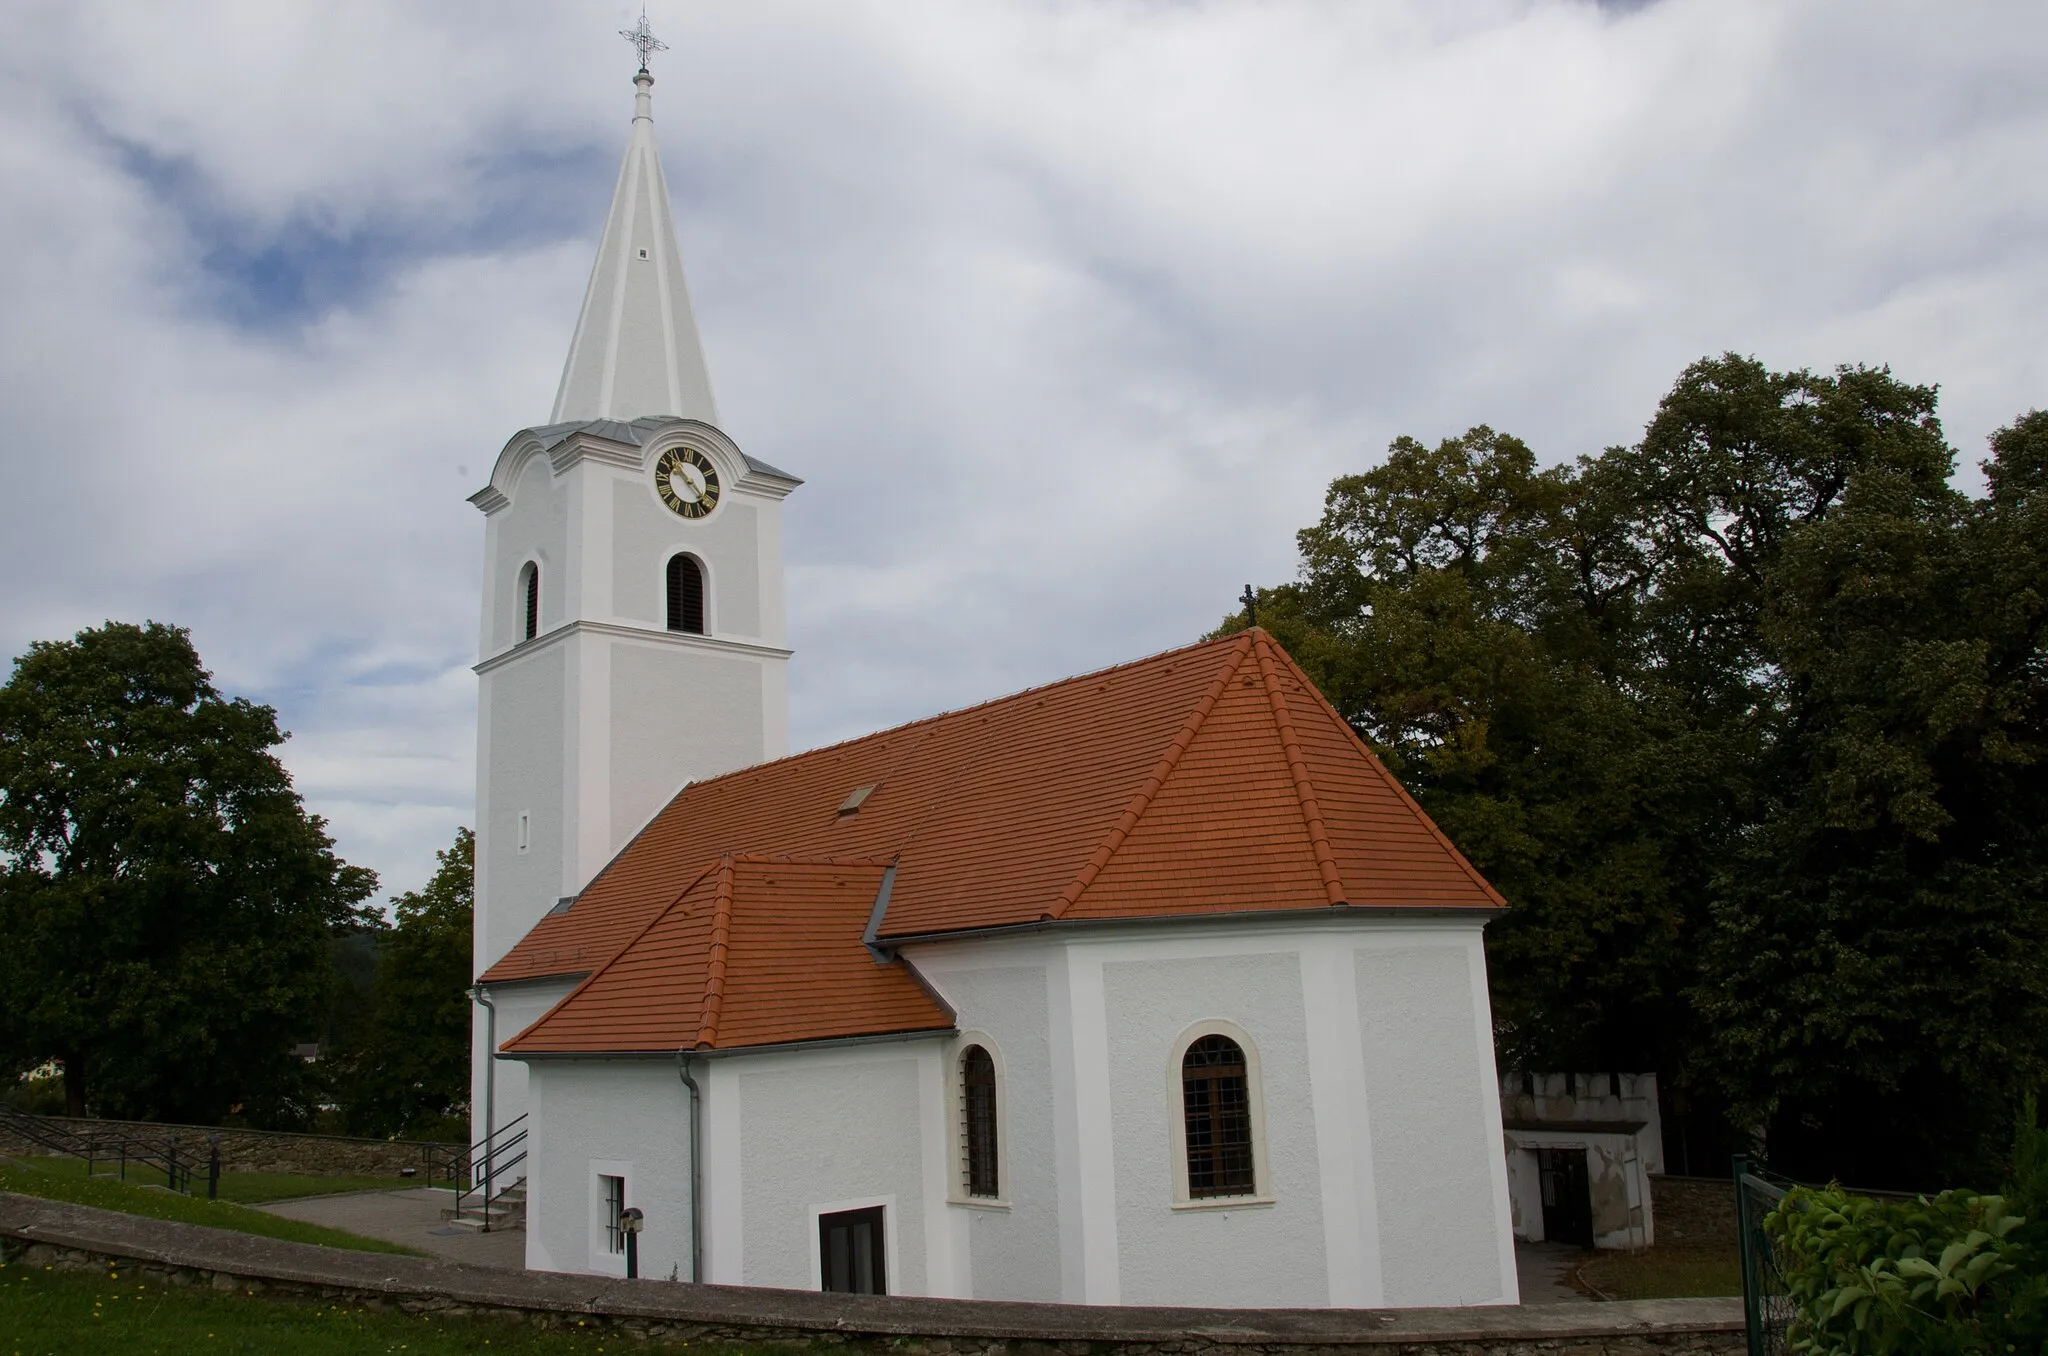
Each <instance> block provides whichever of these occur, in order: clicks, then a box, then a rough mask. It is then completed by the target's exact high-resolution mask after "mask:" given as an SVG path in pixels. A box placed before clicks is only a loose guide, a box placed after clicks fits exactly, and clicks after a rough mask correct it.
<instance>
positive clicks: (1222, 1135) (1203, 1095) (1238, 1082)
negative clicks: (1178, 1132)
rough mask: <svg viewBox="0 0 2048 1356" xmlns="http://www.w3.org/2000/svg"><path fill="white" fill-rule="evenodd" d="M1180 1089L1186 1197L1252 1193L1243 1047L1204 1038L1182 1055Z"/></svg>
mask: <svg viewBox="0 0 2048 1356" xmlns="http://www.w3.org/2000/svg"><path fill="white" fill-rule="evenodd" d="M1180 1092H1181V1106H1182V1109H1183V1111H1184V1113H1185V1114H1186V1116H1187V1149H1188V1196H1189V1198H1190V1199H1192V1200H1203V1199H1205V1198H1208V1197H1214V1196H1249V1195H1251V1194H1252V1192H1253V1190H1254V1181H1253V1170H1252V1108H1251V1083H1250V1080H1249V1078H1248V1077H1247V1073H1246V1068H1245V1059H1244V1051H1243V1050H1241V1049H1239V1048H1238V1044H1237V1042H1236V1041H1234V1040H1232V1039H1230V1037H1228V1036H1204V1037H1202V1038H1201V1039H1200V1040H1198V1041H1196V1042H1195V1043H1194V1044H1192V1045H1190V1046H1189V1047H1188V1052H1187V1054H1186V1055H1185V1056H1183V1057H1182V1059H1181V1062H1180Z"/></svg>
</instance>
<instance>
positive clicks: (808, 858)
mask: <svg viewBox="0 0 2048 1356" xmlns="http://www.w3.org/2000/svg"><path fill="white" fill-rule="evenodd" d="M725 860H727V861H732V862H738V863H740V864H742V865H746V866H759V865H764V864H766V865H773V864H787V865H790V866H887V865H888V864H889V862H890V860H891V859H890V858H888V857H879V856H868V855H860V854H855V855H852V856H846V855H842V854H837V853H808V852H728V853H726V854H725Z"/></svg>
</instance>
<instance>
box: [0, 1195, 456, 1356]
mask: <svg viewBox="0 0 2048 1356" xmlns="http://www.w3.org/2000/svg"><path fill="white" fill-rule="evenodd" d="M58 1161H60V1162H61V1160H58ZM83 1167H84V1165H83V1164H82V1163H81V1164H80V1165H79V1168H78V1170H75V1171H74V1170H72V1169H71V1168H70V1167H69V1166H66V1167H63V1168H55V1169H53V1168H49V1167H45V1166H43V1164H42V1163H41V1162H34V1161H24V1160H22V1159H18V1158H0V1191H13V1192H18V1193H20V1194H21V1195H24V1196H40V1197H42V1198H43V1199H45V1200H52V1201H69V1202H71V1203H72V1204H74V1205H94V1206H98V1207H99V1208H100V1209H102V1210H119V1211H122V1212H124V1213H126V1214H130V1215H146V1216H148V1217H149V1218H151V1219H168V1220H176V1221H177V1222H178V1223H180V1224H205V1225H210V1226H211V1227H213V1228H215V1229H232V1230H234V1231H235V1232H236V1233H243V1234H260V1235H262V1236H263V1237H265V1238H282V1239H286V1240H288V1241H290V1242H293V1243H319V1244H322V1245H324V1246H326V1247H330V1248H351V1249H354V1250H356V1251H358V1252H395V1253H401V1254H403V1255H405V1256H408V1257H420V1256H424V1255H425V1254H423V1253H421V1252H419V1251H418V1250H417V1249H414V1248H408V1247H405V1246H403V1245H401V1244H398V1243H386V1242H385V1241H383V1240H382V1239H377V1238H364V1237H362V1236H361V1235H359V1234H351V1233H344V1232H342V1231H341V1230H340V1229H324V1228H322V1227H320V1226H319V1225H317V1224H304V1223H301V1222H300V1221H298V1220H295V1219H284V1218H282V1217H281V1216H278V1215H270V1214H265V1213H264V1212H263V1211H261V1210H251V1209H250V1208H249V1207H248V1206H246V1205H236V1204H235V1203H233V1202H232V1201H209V1200H206V1199H205V1198H203V1197H200V1198H194V1197H191V1196H181V1195H179V1194H178V1193H177V1192H175V1191H167V1190H165V1189H164V1188H162V1187H151V1186H142V1185H139V1184H137V1183H134V1182H119V1181H113V1180H110V1179H108V1178H104V1177H87V1176H86V1175H85V1174H84V1171H83ZM0 1356H4V1353H0Z"/></svg>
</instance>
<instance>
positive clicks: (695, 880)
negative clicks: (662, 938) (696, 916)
mask: <svg viewBox="0 0 2048 1356" xmlns="http://www.w3.org/2000/svg"><path fill="white" fill-rule="evenodd" d="M710 874H711V866H710V865H709V864H707V865H706V866H705V867H704V869H703V870H702V871H699V872H698V873H697V874H696V875H694V876H692V877H690V883H689V884H687V885H685V886H684V887H683V888H682V889H680V890H678V891H676V896H675V898H674V899H671V900H670V901H669V902H668V903H666V904H664V905H662V906H661V907H660V908H658V909H656V910H655V911H654V916H653V917H652V918H650V919H648V920H647V925H646V926H645V927H643V928H641V929H640V930H639V931H638V932H636V933H634V934H633V935H632V936H631V937H628V938H627V939H626V940H625V942H624V943H623V944H621V945H620V946H619V947H618V949H617V950H615V951H613V952H612V954H611V955H610V956H609V957H607V958H606V960H605V962H604V964H602V965H599V966H595V967H593V968H592V970H591V971H590V973H589V974H587V975H585V976H584V977H583V978H582V979H580V980H578V981H577V982H576V984H575V986H574V987H573V988H571V989H570V990H569V992H567V993H565V994H563V995H562V996H561V997H560V998H557V999H556V1000H555V1001H554V1004H553V1006H551V1007H549V1008H548V1010H547V1011H546V1012H543V1013H542V1014H541V1015H540V1016H538V1017H536V1018H534V1019H533V1020H532V1021H531V1022H528V1023H527V1024H526V1031H531V1030H533V1029H534V1028H535V1027H538V1026H539V1025H541V1024H542V1023H543V1022H545V1021H547V1020H548V1019H549V1018H550V1017H553V1016H554V1015H555V1014H556V1013H557V1012H560V1011H561V1010H562V1009H563V1008H564V1007H566V1006H568V1004H569V1001H570V1000H571V999H573V998H575V997H576V995H577V994H579V993H582V992H583V991H584V990H585V989H587V988H589V987H590V985H591V984H592V983H594V982H595V981H596V979H597V977H598V976H599V975H602V974H603V973H604V972H605V971H607V970H609V969H611V968H612V967H613V966H614V965H617V964H618V963H619V962H620V961H621V960H622V959H624V958H625V955H626V953H627V952H628V951H631V950H632V949H633V948H634V947H636V946H638V945H639V944H640V939H641V938H643V937H645V936H646V935H647V934H648V933H650V932H652V931H654V929H655V927H656V925H658V924H659V923H660V922H661V920H662V919H664V918H666V917H668V916H669V915H670V914H671V913H673V912H675V907H676V905H678V904H680V903H682V902H683V901H684V900H685V899H687V898H689V894H690V891H692V890H694V889H696V888H697V886H698V885H699V884H700V883H701V882H702V881H703V879H704V877H706V876H708V875H710ZM506 954H507V955H510V954H511V953H510V952H507V953H506ZM526 1031H522V1032H520V1033H519V1035H518V1036H514V1037H512V1039H511V1040H508V1041H506V1042H504V1045H506V1046H509V1045H511V1044H512V1043H513V1042H515V1041H517V1040H518V1039H519V1037H520V1036H524V1035H525V1034H526ZM500 1048H503V1047H502V1046H501V1047H500ZM494 1053H495V1052H494Z"/></svg>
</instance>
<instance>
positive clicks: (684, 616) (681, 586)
mask: <svg viewBox="0 0 2048 1356" xmlns="http://www.w3.org/2000/svg"><path fill="white" fill-rule="evenodd" d="M668 629H669V630H671V631H682V632H685V633H687V634H689V635H693V636H701V635H703V634H704V567H703V566H702V565H699V564H698V563H697V562H696V561H695V560H692V559H691V558H690V557H689V556H685V555H674V556H670V557H669V560H668Z"/></svg>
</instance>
